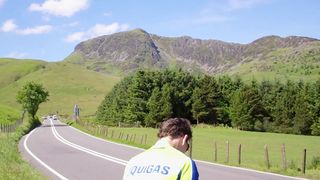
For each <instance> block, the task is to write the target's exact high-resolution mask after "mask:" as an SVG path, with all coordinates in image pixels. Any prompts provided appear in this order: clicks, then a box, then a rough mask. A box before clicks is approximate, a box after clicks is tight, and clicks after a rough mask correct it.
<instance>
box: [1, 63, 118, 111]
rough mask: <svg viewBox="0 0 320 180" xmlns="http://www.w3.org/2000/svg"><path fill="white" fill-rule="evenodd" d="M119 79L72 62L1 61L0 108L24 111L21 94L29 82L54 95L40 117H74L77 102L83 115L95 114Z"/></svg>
mask: <svg viewBox="0 0 320 180" xmlns="http://www.w3.org/2000/svg"><path fill="white" fill-rule="evenodd" d="M119 80H120V77H117V76H111V75H105V74H101V73H97V72H94V71H91V70H87V69H85V68H83V67H81V66H78V65H74V64H69V63H63V62H58V63H48V62H44V61H37V60H17V59H3V58H0V109H1V107H2V106H1V105H3V106H6V107H12V108H14V109H17V110H19V109H21V107H20V105H19V104H18V103H17V102H16V95H17V92H18V91H19V89H20V88H21V87H22V86H23V85H24V84H25V83H26V82H27V81H35V82H38V83H41V84H43V86H44V87H45V88H46V89H47V90H48V91H49V93H50V96H49V99H50V101H49V102H46V103H43V104H41V105H40V109H39V113H40V114H47V113H55V112H56V111H58V112H59V113H60V114H69V115H70V114H72V112H73V106H74V104H76V103H77V104H78V105H79V106H80V108H81V114H82V115H92V114H94V113H95V111H96V110H97V107H98V105H99V104H100V102H101V101H102V99H103V98H104V96H105V95H106V93H107V92H108V91H110V90H111V89H112V87H113V86H114V84H115V83H117V82H118V81H119ZM19 114H20V113H19Z"/></svg>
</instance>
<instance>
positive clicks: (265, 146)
mask: <svg viewBox="0 0 320 180" xmlns="http://www.w3.org/2000/svg"><path fill="white" fill-rule="evenodd" d="M264 152H265V153H264V155H265V159H266V165H267V168H268V169H270V161H269V152H268V145H264Z"/></svg>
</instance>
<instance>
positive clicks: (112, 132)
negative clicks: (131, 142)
mask: <svg viewBox="0 0 320 180" xmlns="http://www.w3.org/2000/svg"><path fill="white" fill-rule="evenodd" d="M113 134H114V131H113V130H112V131H111V139H113Z"/></svg>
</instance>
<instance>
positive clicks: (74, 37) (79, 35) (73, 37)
mask: <svg viewBox="0 0 320 180" xmlns="http://www.w3.org/2000/svg"><path fill="white" fill-rule="evenodd" d="M84 37H85V33H84V32H75V33H73V34H70V35H68V36H67V37H66V38H65V41H67V42H79V41H82V40H83V39H84Z"/></svg>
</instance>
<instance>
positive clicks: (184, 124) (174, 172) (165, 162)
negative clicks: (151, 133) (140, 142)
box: [123, 118, 199, 180]
mask: <svg viewBox="0 0 320 180" xmlns="http://www.w3.org/2000/svg"><path fill="white" fill-rule="evenodd" d="M158 137H159V140H158V142H157V143H156V144H155V145H153V146H152V147H151V148H150V149H148V150H146V151H145V152H143V153H141V154H139V155H137V156H135V157H133V158H132V159H131V160H130V161H129V162H128V164H127V166H126V169H125V172H124V175H123V179H124V180H131V179H137V180H138V179H139V180H143V179H152V180H155V179H190V180H195V179H198V178H199V174H198V170H197V167H196V164H195V162H194V161H193V160H192V159H190V158H189V157H188V156H186V155H185V154H184V153H185V152H187V151H188V149H189V142H188V141H189V140H190V139H191V138H192V132H191V125H190V122H189V120H187V119H183V118H171V119H168V120H166V121H164V122H162V124H161V126H160V130H159V133H158Z"/></svg>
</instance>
